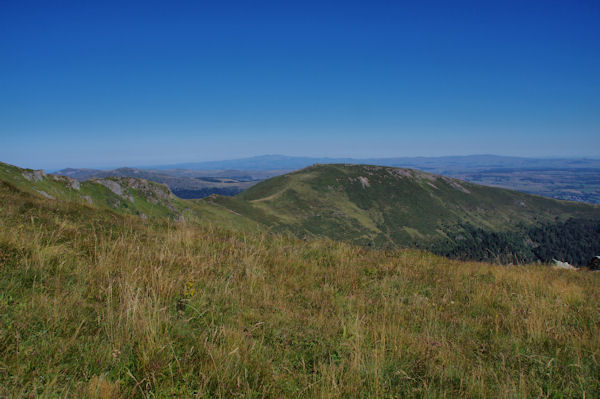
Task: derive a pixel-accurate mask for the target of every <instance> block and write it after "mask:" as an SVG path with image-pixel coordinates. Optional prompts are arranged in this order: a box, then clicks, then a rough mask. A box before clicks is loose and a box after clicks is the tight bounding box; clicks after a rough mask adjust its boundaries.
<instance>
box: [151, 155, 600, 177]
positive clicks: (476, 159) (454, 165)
mask: <svg viewBox="0 0 600 399" xmlns="http://www.w3.org/2000/svg"><path fill="white" fill-rule="evenodd" d="M315 163H326V164H330V163H351V164H367V165H381V166H394V167H410V168H415V169H421V170H425V171H433V172H436V173H439V172H441V171H451V170H466V169H470V170H477V169H493V168H503V169H504V168H519V169H532V168H537V169H552V168H560V169H565V168H571V169H572V168H577V169H579V168H595V169H600V159H592V158H522V157H510V156H501V155H457V156H443V157H388V158H333V157H296V156H287V155H260V156H255V157H248V158H240V159H230V160H223V161H207V162H188V163H178V164H171V165H159V166H153V167H149V169H197V170H223V169H240V170H286V169H287V170H291V169H301V168H304V167H306V166H310V165H313V164H315Z"/></svg>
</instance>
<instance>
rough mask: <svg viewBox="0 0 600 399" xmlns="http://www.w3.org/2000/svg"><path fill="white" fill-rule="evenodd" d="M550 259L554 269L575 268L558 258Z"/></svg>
mask: <svg viewBox="0 0 600 399" xmlns="http://www.w3.org/2000/svg"><path fill="white" fill-rule="evenodd" d="M552 261H553V262H554V268H555V269H566V270H575V269H577V268H576V267H575V266H573V265H571V264H569V263H567V262H562V261H560V260H557V259H552Z"/></svg>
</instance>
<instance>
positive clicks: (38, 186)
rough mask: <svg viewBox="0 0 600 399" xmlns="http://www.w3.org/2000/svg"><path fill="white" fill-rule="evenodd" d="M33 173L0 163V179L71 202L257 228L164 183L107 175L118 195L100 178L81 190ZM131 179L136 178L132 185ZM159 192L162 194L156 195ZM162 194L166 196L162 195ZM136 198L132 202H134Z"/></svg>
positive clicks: (56, 178)
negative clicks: (178, 193) (32, 176)
mask: <svg viewBox="0 0 600 399" xmlns="http://www.w3.org/2000/svg"><path fill="white" fill-rule="evenodd" d="M30 172H33V170H31V169H21V168H18V167H16V166H12V165H8V164H5V163H2V162H0V181H4V182H7V183H9V184H10V185H13V186H15V187H16V188H18V189H19V190H21V191H23V192H26V193H30V194H34V195H36V196H43V194H41V192H44V193H46V194H47V195H50V196H52V197H53V198H54V199H56V200H57V201H68V202H73V203H76V204H80V205H82V206H88V207H93V208H97V209H103V210H111V211H113V212H115V213H119V214H125V215H136V216H142V215H144V216H145V217H148V218H158V219H162V218H168V219H179V218H181V217H183V218H184V219H185V220H188V221H191V222H195V223H206V222H209V221H210V222H214V223H219V224H221V225H225V226H230V227H235V228H238V229H246V230H251V231H254V230H256V229H258V228H259V225H258V223H256V222H254V221H252V220H250V219H248V218H245V217H242V216H241V215H238V214H235V213H233V212H231V211H230V210H228V209H226V208H223V207H222V206H215V205H214V204H211V203H210V202H205V201H196V200H183V199H180V198H177V197H175V196H173V195H168V194H169V191H168V188H167V187H166V186H164V185H162V184H158V183H154V182H151V181H145V180H140V179H127V178H107V179H102V180H104V181H114V182H116V183H119V184H120V185H121V187H122V188H123V190H124V194H125V195H123V196H119V195H117V194H115V193H114V192H112V191H111V190H110V189H108V188H107V187H105V186H104V185H102V184H99V183H98V182H97V181H93V180H90V181H86V182H83V183H81V184H80V185H79V188H78V189H75V188H73V187H72V186H71V183H70V182H71V181H72V180H69V179H67V178H65V177H63V176H57V175H46V176H45V177H43V178H42V179H41V180H39V181H33V180H28V179H27V178H26V177H25V176H24V175H23V174H24V173H30ZM128 181H133V183H134V185H133V186H132V185H131V184H130V183H129V182H128ZM156 193H161V196H160V197H159V196H157V195H156ZM163 193H166V195H164V196H162V194H163ZM131 199H133V201H131Z"/></svg>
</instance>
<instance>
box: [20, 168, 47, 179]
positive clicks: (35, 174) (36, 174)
mask: <svg viewBox="0 0 600 399" xmlns="http://www.w3.org/2000/svg"><path fill="white" fill-rule="evenodd" d="M21 175H22V176H23V177H24V178H25V179H27V180H29V181H32V182H38V181H42V180H44V178H45V177H46V172H44V171H43V170H41V169H40V170H32V171H28V170H27V171H24V172H23V173H21Z"/></svg>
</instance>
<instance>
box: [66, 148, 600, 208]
mask: <svg viewBox="0 0 600 399" xmlns="http://www.w3.org/2000/svg"><path fill="white" fill-rule="evenodd" d="M331 163H343V164H370V165H380V166H391V167H404V168H412V169H419V170H423V171H426V172H430V173H435V174H440V175H444V176H449V177H454V178H458V179H461V180H466V181H468V182H471V183H477V184H482V185H487V186H493V187H502V188H508V189H513V190H518V191H522V192H525V193H530V194H538V195H543V196H546V197H550V198H556V199H563V200H571V201H579V202H589V203H596V204H600V159H592V158H551V159H541V158H520V157H507V156H499V155H468V156H445V157H396V158H365V159H356V158H318V157H293V156H285V155H262V156H256V157H250V158H241V159H232V160H223V161H209V162H191V163H179V164H171V165H158V166H151V167H140V168H119V169H114V170H98V169H74V168H68V169H63V170H60V171H58V172H57V173H58V174H61V175H65V176H69V177H73V178H75V179H78V180H80V181H85V180H87V179H90V178H102V177H109V176H114V177H141V178H145V179H148V180H152V181H156V182H159V183H164V184H167V185H168V186H169V188H170V189H171V190H172V191H173V192H174V193H175V195H177V196H180V197H182V198H203V197H206V196H208V195H210V194H222V195H235V194H237V193H239V192H242V191H243V190H245V189H247V188H248V187H251V186H252V185H253V184H255V183H257V182H259V181H262V180H264V179H267V178H270V177H273V176H277V175H282V174H285V173H288V172H291V171H294V170H298V169H302V168H305V167H307V166H310V165H314V164H331Z"/></svg>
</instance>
